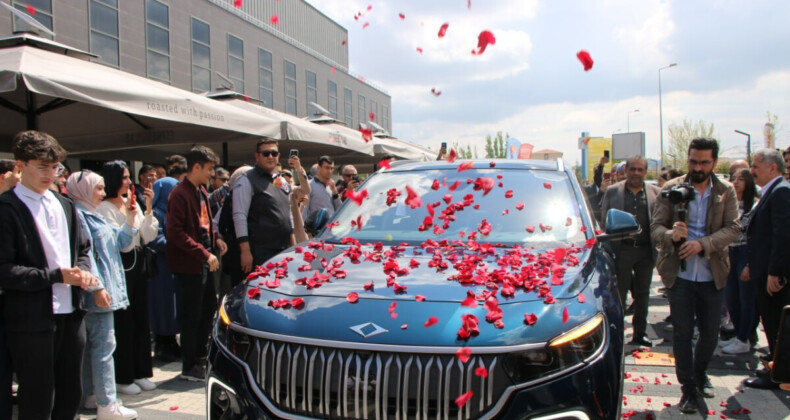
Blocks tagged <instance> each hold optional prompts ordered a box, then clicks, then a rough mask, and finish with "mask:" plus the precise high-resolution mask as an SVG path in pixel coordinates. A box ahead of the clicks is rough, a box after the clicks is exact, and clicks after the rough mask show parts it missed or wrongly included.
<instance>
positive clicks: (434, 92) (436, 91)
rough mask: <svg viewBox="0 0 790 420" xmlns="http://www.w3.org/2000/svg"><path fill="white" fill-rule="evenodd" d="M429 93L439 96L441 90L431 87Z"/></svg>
mask: <svg viewBox="0 0 790 420" xmlns="http://www.w3.org/2000/svg"><path fill="white" fill-rule="evenodd" d="M431 93H432V94H433V96H441V94H442V91H440V90H436V88H431ZM453 159H455V157H453ZM447 161H448V162H452V161H451V160H450V159H449V158H448V159H447Z"/></svg>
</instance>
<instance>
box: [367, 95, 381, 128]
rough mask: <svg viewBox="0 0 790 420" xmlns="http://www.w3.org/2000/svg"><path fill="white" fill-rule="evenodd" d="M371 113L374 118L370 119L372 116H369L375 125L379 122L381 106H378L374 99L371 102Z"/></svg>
mask: <svg viewBox="0 0 790 420" xmlns="http://www.w3.org/2000/svg"><path fill="white" fill-rule="evenodd" d="M370 112H371V113H373V118H370V115H368V118H370V120H371V121H373V122H374V123H377V122H379V106H378V104H376V101H374V100H372V99H371V100H370Z"/></svg>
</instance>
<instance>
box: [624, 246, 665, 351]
mask: <svg viewBox="0 0 790 420" xmlns="http://www.w3.org/2000/svg"><path fill="white" fill-rule="evenodd" d="M614 264H615V268H616V270H617V289H618V290H619V292H620V302H621V303H622V305H623V309H625V299H626V296H628V292H629V291H630V292H631V296H633V298H634V316H633V317H632V318H631V323H632V324H633V326H634V338H637V337H641V336H644V335H645V330H646V329H647V309H648V303H649V301H650V282H651V281H652V280H653V266H654V265H655V264H654V263H653V252H652V250H651V249H650V247H649V246H644V247H638V248H634V247H627V246H625V245H623V246H622V247H621V248H620V250H619V251H618V252H617V255H616V257H615V260H614Z"/></svg>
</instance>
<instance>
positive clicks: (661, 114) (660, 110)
mask: <svg viewBox="0 0 790 420" xmlns="http://www.w3.org/2000/svg"><path fill="white" fill-rule="evenodd" d="M677 65H678V63H672V64H670V65H668V66H666V67H661V68H660V69H658V121H659V125H660V131H659V132H660V134H661V166H660V167H661V168H663V167H664V109H663V106H662V104H661V70H666V69H668V68H670V67H675V66H677Z"/></svg>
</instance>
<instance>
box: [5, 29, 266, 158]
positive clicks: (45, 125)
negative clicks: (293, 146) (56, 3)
mask: <svg viewBox="0 0 790 420" xmlns="http://www.w3.org/2000/svg"><path fill="white" fill-rule="evenodd" d="M89 57H90V54H89V53H85V52H82V51H79V50H75V49H72V48H70V47H68V46H65V45H63V44H58V43H55V42H52V41H50V40H46V39H43V38H40V37H37V36H34V35H29V34H24V35H20V36H15V37H13V38H6V39H2V40H0V121H3V123H2V124H0V148H2V150H10V147H11V140H12V138H13V136H14V135H15V134H16V133H17V132H19V131H22V130H26V129H38V130H42V131H46V132H48V133H50V134H52V135H53V136H54V137H55V138H57V139H58V141H59V142H60V143H61V144H62V145H63V146H64V148H65V149H66V150H67V151H68V152H69V154H70V155H78V156H79V157H81V158H94V159H101V158H122V159H127V160H142V161H149V162H150V161H154V160H159V159H161V158H162V157H163V156H165V155H167V154H170V153H172V152H179V153H183V152H185V151H186V149H187V147H188V146H189V145H191V144H194V143H200V144H207V145H210V146H211V147H212V148H214V150H215V151H218V149H219V148H221V147H222V144H223V143H227V142H236V141H244V140H247V141H253V140H254V139H257V138H260V137H271V138H275V139H279V138H280V136H281V127H280V120H278V119H275V118H268V117H267V116H265V115H262V114H259V113H253V112H250V111H246V110H243V109H240V108H238V107H233V106H230V105H228V104H223V103H221V102H218V101H214V100H211V99H209V98H206V97H205V96H202V95H198V94H194V93H192V92H188V91H185V90H182V89H178V88H175V87H172V86H169V85H166V84H164V83H161V82H157V81H154V80H150V79H146V78H144V77H140V76H136V75H133V74H130V73H126V72H124V71H121V70H118V69H115V68H111V67H107V66H104V65H102V64H98V63H93V62H90V61H87V60H86V59H87V58H89ZM121 150H123V154H122V155H121V154H119V153H118V152H119V151H121Z"/></svg>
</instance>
